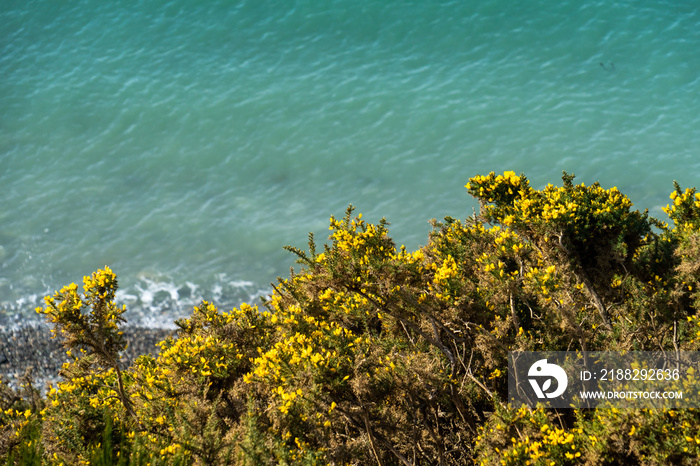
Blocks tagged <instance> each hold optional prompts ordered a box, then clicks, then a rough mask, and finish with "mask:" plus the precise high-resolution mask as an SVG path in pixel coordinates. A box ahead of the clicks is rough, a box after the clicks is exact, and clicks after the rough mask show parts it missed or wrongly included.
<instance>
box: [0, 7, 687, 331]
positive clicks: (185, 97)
mask: <svg viewBox="0 0 700 466" xmlns="http://www.w3.org/2000/svg"><path fill="white" fill-rule="evenodd" d="M487 3H488V4H486V2H457V1H437V2H435V1H413V2H398V1H386V0H382V1H379V0H370V1H362V2H348V1H340V0H334V1H325V2H311V1H297V2H289V1H279V0H278V1H274V0H273V1H266V2H252V1H250V2H245V1H239V2H229V1H223V0H220V1H207V2H193V1H186V0H173V1H168V2H166V1H159V2H99V1H96V0H83V1H79V2H71V3H70V5H68V6H66V5H64V4H61V5H59V4H58V3H57V2H49V1H47V0H45V1H21V2H20V1H10V0H8V1H4V2H2V3H1V4H0V24H2V25H3V26H2V28H0V186H2V191H1V194H0V202H1V205H2V208H1V209H0V263H1V264H2V266H1V268H0V309H5V313H6V314H15V313H17V312H20V314H21V315H27V314H28V313H31V312H32V310H33V308H34V307H35V306H36V305H37V302H39V301H40V298H41V296H43V295H44V294H46V293H47V292H52V291H53V290H55V289H57V288H60V287H61V286H62V285H64V284H67V283H70V282H71V281H75V282H78V283H79V282H80V280H81V278H82V276H83V275H86V274H89V273H90V272H92V271H93V270H95V269H97V268H99V267H102V266H104V265H105V264H108V265H110V266H111V267H112V269H113V270H114V271H115V272H116V273H117V274H118V275H119V278H120V284H121V287H122V290H123V293H122V294H121V295H120V299H122V300H123V301H124V302H126V303H127V304H128V305H129V306H130V307H132V308H133V309H136V310H139V312H138V313H135V314H134V318H136V317H138V315H140V316H141V317H143V318H145V319H146V320H147V321H148V322H153V323H156V324H157V323H158V322H163V321H167V320H169V319H172V318H173V317H174V316H177V315H182V313H185V312H187V311H188V310H189V308H190V306H191V305H192V304H194V303H196V302H197V301H198V300H199V299H202V298H205V299H209V300H213V301H215V302H217V303H220V304H221V305H222V306H224V307H230V306H233V305H236V304H238V303H239V302H240V301H243V300H245V301H249V300H254V299H255V297H256V296H258V295H259V294H260V293H264V292H265V291H266V290H267V289H269V283H270V282H272V281H274V280H275V277H277V276H279V275H282V276H286V275H287V273H288V269H289V267H290V266H292V265H294V260H293V257H291V255H290V254H289V253H287V252H286V251H284V250H282V246H283V245H285V244H292V245H296V246H301V247H303V246H305V245H306V241H307V240H306V237H307V234H308V232H309V231H313V232H316V234H317V237H318V238H319V239H320V240H321V241H322V240H323V239H324V238H325V235H326V234H327V225H328V218H329V216H330V215H335V216H342V215H343V213H344V211H345V208H346V207H347V205H348V204H350V203H352V204H353V205H355V206H357V211H358V212H362V213H363V214H364V216H365V217H366V218H368V219H370V220H372V221H377V220H378V219H379V218H381V217H386V218H387V219H388V220H389V221H390V222H391V224H392V226H391V229H390V232H391V234H392V236H393V237H394V238H395V240H396V242H397V243H398V244H405V245H406V246H407V247H408V248H409V249H413V248H416V247H418V246H419V245H420V244H423V243H424V242H425V241H426V239H427V232H428V231H429V225H428V223H427V221H428V220H429V219H430V218H438V219H439V218H442V217H444V216H445V215H450V216H453V217H466V216H468V215H469V214H470V213H471V211H472V208H474V207H475V203H474V202H473V201H472V200H471V199H470V198H469V196H468V195H467V194H466V192H465V189H464V184H465V183H466V182H467V179H468V177H470V176H473V175H475V174H484V173H487V172H489V171H491V170H495V171H497V172H502V171H504V170H515V171H516V172H521V171H522V172H525V174H526V175H527V176H528V177H529V178H530V180H531V182H532V184H533V185H535V186H538V187H539V186H543V185H545V184H547V183H549V182H552V183H555V184H556V183H558V182H560V177H561V172H562V170H566V171H568V172H573V173H576V175H577V180H578V181H584V182H586V183H587V184H588V183H592V182H593V181H596V180H598V181H600V182H601V184H602V185H603V186H606V187H610V186H617V187H618V188H619V189H620V190H621V191H622V192H623V193H625V194H627V195H628V196H630V197H631V198H632V200H633V202H635V205H636V206H637V207H639V208H640V209H644V208H649V209H650V210H651V212H652V214H654V215H656V216H658V217H660V218H663V219H666V217H665V215H664V214H663V213H662V212H661V210H660V209H661V207H662V206H664V205H666V203H667V202H668V194H669V193H670V191H671V189H672V182H673V180H678V181H679V182H680V183H681V185H682V186H684V187H685V186H696V185H698V184H700V183H698V171H699V170H698V169H699V168H700V157H698V153H697V148H698V147H700V133H698V132H697V131H696V130H695V129H696V128H698V127H699V126H698V124H699V123H700V122H699V118H700V92H698V91H700V57H699V56H698V53H697V51H698V50H700V11H699V8H698V7H697V6H696V5H695V3H693V2H688V1H674V2H668V1H642V2H631V1H623V2H615V3H614V4H611V3H610V2H603V1H583V2H581V1H579V2H574V1H562V2H556V3H555V4H552V2H545V1H543V0H540V1H532V2H526V3H524V4H520V5H514V4H513V3H512V2H505V0H496V1H492V2H487ZM149 319H150V320H149Z"/></svg>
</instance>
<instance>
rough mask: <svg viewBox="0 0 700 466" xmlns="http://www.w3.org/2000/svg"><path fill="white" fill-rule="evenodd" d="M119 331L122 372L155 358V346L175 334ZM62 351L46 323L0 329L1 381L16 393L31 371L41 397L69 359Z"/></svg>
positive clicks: (158, 330) (141, 329) (131, 329)
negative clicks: (121, 334)
mask: <svg viewBox="0 0 700 466" xmlns="http://www.w3.org/2000/svg"><path fill="white" fill-rule="evenodd" d="M122 329H123V331H124V336H125V337H126V341H127V348H126V350H125V351H124V353H123V354H122V363H123V365H122V367H124V368H126V367H130V366H131V365H132V364H133V362H134V360H135V359H136V358H137V357H138V356H140V355H142V354H146V353H150V354H153V355H156V354H157V353H158V347H157V346H155V345H156V343H158V342H159V341H161V340H164V339H165V338H167V337H168V336H170V335H173V334H174V333H175V330H173V329H165V328H149V327H141V326H130V325H125V326H124V327H122ZM65 351H66V350H65V349H64V348H63V346H62V344H61V342H60V339H59V338H58V337H57V338H53V339H52V338H51V327H50V326H49V325H48V324H46V323H43V322H32V323H27V324H24V325H20V326H12V327H11V328H2V327H0V378H3V379H5V381H6V382H7V383H8V385H9V386H10V387H12V388H14V389H16V388H18V387H19V381H20V378H21V377H22V376H23V375H24V374H25V372H26V370H27V369H29V368H32V381H33V384H34V386H35V387H36V388H37V389H39V390H40V391H41V392H42V393H43V392H44V391H45V388H46V383H47V382H51V383H55V382H56V381H58V380H60V376H59V374H58V373H59V370H60V369H61V366H62V365H63V363H64V362H67V361H68V360H69V359H70V358H68V356H66V353H65Z"/></svg>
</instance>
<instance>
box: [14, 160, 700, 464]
mask: <svg viewBox="0 0 700 466" xmlns="http://www.w3.org/2000/svg"><path fill="white" fill-rule="evenodd" d="M466 187H467V190H468V191H469V193H470V194H472V195H473V196H475V197H476V198H477V199H478V200H479V201H480V202H481V205H482V208H481V213H480V215H479V216H474V217H473V218H470V219H467V220H465V221H463V222H462V221H458V220H455V219H452V218H446V219H445V221H444V222H442V223H438V222H434V224H433V231H432V232H431V234H430V236H429V239H428V243H427V244H426V245H425V246H424V247H421V248H420V249H418V250H416V251H414V252H407V251H406V250H405V248H403V247H397V246H396V245H395V244H394V242H393V240H392V239H391V238H390V237H389V234H388V223H387V222H386V221H384V220H382V221H380V222H379V223H378V224H371V223H368V222H366V221H365V220H363V219H362V216H361V215H358V216H356V217H353V209H352V207H350V208H349V209H348V210H347V212H346V215H345V216H344V217H343V218H342V219H336V218H334V217H331V220H330V232H331V233H330V236H329V238H328V241H327V242H326V243H325V244H323V246H322V250H319V247H318V246H317V245H316V244H315V242H314V239H313V237H310V240H309V248H308V251H304V250H301V249H298V248H292V247H289V248H288V249H289V250H290V251H292V252H293V253H294V254H296V255H297V256H298V260H299V263H300V266H301V267H300V270H298V271H296V272H292V273H291V275H290V276H289V277H288V278H287V279H280V280H279V282H278V283H277V284H276V285H275V286H274V291H273V293H272V294H271V296H269V297H268V298H267V299H266V300H265V301H264V308H263V309H259V308H258V307H256V306H249V305H246V304H244V305H241V306H240V307H239V308H237V309H233V310H231V311H230V312H222V311H219V310H218V309H217V308H216V307H215V306H214V305H213V304H212V303H208V302H203V303H202V304H201V305H200V306H197V307H196V308H195V309H194V311H193V313H192V315H191V316H190V317H189V318H188V319H183V320H181V321H178V322H176V324H177V326H178V332H177V335H176V337H173V338H169V339H167V340H165V341H163V342H161V343H160V344H159V346H160V352H159V354H158V356H157V357H156V356H150V355H147V356H142V357H140V358H139V359H138V360H137V361H136V362H135V364H134V365H133V367H130V368H125V367H122V365H121V361H120V358H119V354H120V352H121V351H122V349H123V348H124V341H123V339H122V337H121V333H120V330H119V324H120V323H121V322H122V321H123V318H122V313H123V311H124V308H119V307H117V306H116V305H115V304H114V293H115V291H116V289H117V280H116V276H115V275H114V274H113V273H112V271H111V270H109V268H105V269H104V270H100V271H97V272H95V273H94V274H93V275H92V276H91V277H86V278H85V280H84V287H83V293H78V291H77V286H76V285H74V284H71V285H69V286H67V287H64V288H63V289H62V290H60V291H59V292H57V293H56V294H55V295H54V296H52V297H47V299H46V306H45V307H44V308H40V309H39V311H40V312H42V313H44V314H45V315H46V316H47V318H48V319H49V321H50V322H52V323H53V325H54V330H55V333H56V334H57V335H60V336H61V337H62V338H63V340H64V343H65V344H66V346H67V349H68V351H69V354H70V355H72V356H73V359H72V362H70V363H68V364H66V365H65V366H64V368H63V370H62V372H61V375H62V376H63V380H62V381H61V382H59V383H58V384H57V385H56V386H55V387H51V389H50V390H49V392H48V394H47V397H46V400H45V402H44V401H43V400H42V401H37V400H36V399H35V398H36V396H29V397H28V396H26V394H25V395H24V396H15V397H14V398H13V401H12V403H13V404H12V406H10V405H8V406H3V413H2V414H1V415H0V416H2V418H1V421H2V422H0V429H2V430H1V431H0V432H2V437H0V440H2V442H3V443H0V447H1V448H2V454H4V455H6V457H7V458H8V460H7V462H8V464H13V462H15V463H17V461H18V460H17V459H16V458H18V457H19V456H18V455H20V456H22V455H30V456H31V455H43V460H44V462H46V463H49V464H53V463H55V464H59V463H63V464H78V463H81V462H82V463H92V464H122V463H124V464H127V463H128V464H132V463H133V464H146V463H150V464H193V463H194V464H250V465H258V464H270V465H272V464H308V465H312V464H336V465H340V464H379V465H394V464H403V465H412V464H439V465H451V464H452V465H461V464H468V463H470V462H477V463H478V464H484V465H488V464H513V465H515V464H528V462H529V464H537V465H550V464H581V463H589V464H620V463H625V464H667V463H670V462H672V463H674V464H693V463H695V462H697V460H698V456H699V454H700V436H698V434H697V432H698V430H699V429H698V428H699V427H700V416H699V412H698V411H697V410H691V409H689V410H684V411H670V410H658V411H649V410H644V411H642V410H636V411H635V410H628V411H623V412H621V411H618V410H615V409H599V410H595V411H573V410H570V411H567V412H563V413H562V412H557V411H555V410H545V409H542V408H537V409H528V408H519V409H514V408H513V407H511V406H509V405H508V404H506V403H505V402H504V401H503V400H505V399H506V395H507V376H506V367H507V356H508V352H509V351H546V350H587V351H595V350H607V351H622V350H658V349H666V350H685V351H696V350H699V349H700V319H699V318H698V315H697V309H698V305H699V304H700V292H699V291H698V286H700V284H699V283H698V282H699V281H700V236H699V235H700V233H698V231H699V227H700V195H697V194H695V191H694V190H685V191H681V188H680V187H678V186H677V185H676V188H675V191H674V192H673V193H672V194H671V199H672V200H673V205H671V206H669V207H668V208H667V213H668V214H669V216H670V218H671V219H672V220H673V222H674V227H673V228H670V227H669V226H668V225H666V224H664V223H662V222H660V221H658V220H656V219H653V218H651V217H649V216H648V214H647V212H643V213H640V212H638V211H635V210H632V203H631V202H630V201H629V199H628V198H626V197H625V196H624V195H622V194H621V193H620V192H619V191H618V190H617V189H616V188H611V189H604V188H602V187H601V186H599V185H598V184H594V185H592V186H584V185H583V184H581V185H574V183H573V176H570V175H567V174H566V173H565V174H564V177H563V186H562V187H554V186H551V185H549V186H547V187H545V188H544V189H542V190H535V189H533V188H532V187H531V186H530V185H529V182H528V180H527V178H525V176H523V175H516V174H515V173H513V172H505V173H504V174H503V175H495V174H494V173H491V174H489V175H486V176H476V177H474V178H472V179H470V181H469V184H467V186H466ZM32 397H33V398H32ZM30 399H32V400H34V401H30ZM28 403H34V405H37V404H39V403H45V406H44V405H43V404H42V405H41V406H34V407H32V408H30V407H29V404H28ZM27 410H28V411H27ZM22 418H24V420H23V419H22ZM39 432H40V434H39ZM13 435H14V438H16V439H19V440H12V441H10V440H11V439H12V436H13ZM32 446H33V448H34V450H31V448H32ZM32 452H34V453H32ZM22 457H23V458H25V456H22ZM26 458H29V456H26Z"/></svg>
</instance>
